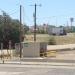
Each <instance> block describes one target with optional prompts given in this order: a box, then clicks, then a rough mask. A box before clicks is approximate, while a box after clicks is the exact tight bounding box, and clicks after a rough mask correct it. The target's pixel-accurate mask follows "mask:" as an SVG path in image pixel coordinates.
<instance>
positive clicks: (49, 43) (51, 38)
mask: <svg viewBox="0 0 75 75" xmlns="http://www.w3.org/2000/svg"><path fill="white" fill-rule="evenodd" d="M48 45H56V41H55V38H54V37H50V39H49V41H48Z"/></svg>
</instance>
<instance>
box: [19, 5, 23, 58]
mask: <svg viewBox="0 0 75 75" xmlns="http://www.w3.org/2000/svg"><path fill="white" fill-rule="evenodd" d="M19 39H20V58H21V57H22V43H21V42H22V5H20V37H19Z"/></svg>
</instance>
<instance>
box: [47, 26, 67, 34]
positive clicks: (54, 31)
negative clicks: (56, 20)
mask: <svg viewBox="0 0 75 75" xmlns="http://www.w3.org/2000/svg"><path fill="white" fill-rule="evenodd" d="M48 34H52V35H66V34H67V32H66V30H65V28H63V27H51V28H48Z"/></svg>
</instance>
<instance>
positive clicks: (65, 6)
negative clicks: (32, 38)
mask: <svg viewBox="0 0 75 75" xmlns="http://www.w3.org/2000/svg"><path fill="white" fill-rule="evenodd" d="M35 3H36V4H37V5H39V4H41V7H40V6H37V24H39V25H41V24H44V23H45V24H51V25H56V26H59V25H64V26H66V25H70V18H75V0H0V14H2V12H1V10H4V11H5V12H6V13H8V14H9V15H10V16H11V17H12V18H13V19H19V6H20V4H21V5H22V7H23V8H22V20H23V23H26V24H27V25H28V26H30V25H34V18H33V13H34V4H35ZM74 24H75V22H73V25H74Z"/></svg>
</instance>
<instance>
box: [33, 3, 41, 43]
mask: <svg viewBox="0 0 75 75" xmlns="http://www.w3.org/2000/svg"><path fill="white" fill-rule="evenodd" d="M32 6H34V7H35V13H34V14H33V17H34V42H36V26H37V24H36V14H37V13H36V10H37V8H36V7H37V6H41V5H37V4H36V3H35V5H32Z"/></svg>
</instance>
